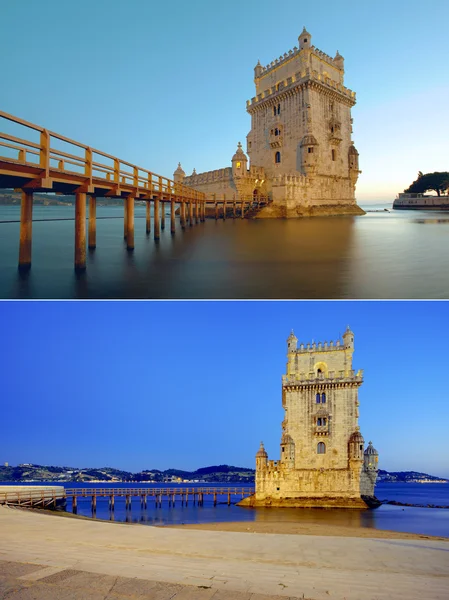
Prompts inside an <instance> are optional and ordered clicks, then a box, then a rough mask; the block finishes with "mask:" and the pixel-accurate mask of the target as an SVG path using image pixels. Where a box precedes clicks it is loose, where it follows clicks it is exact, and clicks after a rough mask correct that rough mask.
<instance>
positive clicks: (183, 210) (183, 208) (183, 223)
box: [179, 200, 186, 229]
mask: <svg viewBox="0 0 449 600" xmlns="http://www.w3.org/2000/svg"><path fill="white" fill-rule="evenodd" d="M179 210H180V212H181V229H185V228H186V203H185V202H184V200H182V202H181V204H180V209H179Z"/></svg>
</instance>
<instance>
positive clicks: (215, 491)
mask: <svg viewBox="0 0 449 600" xmlns="http://www.w3.org/2000/svg"><path fill="white" fill-rule="evenodd" d="M251 494H254V488H243V487H228V488H225V487H201V488H189V487H184V488H183V487H176V488H152V487H145V488H71V489H67V490H66V498H67V499H68V500H71V503H72V511H73V512H76V511H77V506H78V499H79V498H90V501H91V508H92V511H94V512H95V510H96V508H97V500H98V498H106V499H107V501H108V504H109V509H110V510H114V507H115V500H116V499H117V498H124V499H125V507H126V509H127V510H128V509H129V510H130V509H131V505H132V498H139V499H140V506H141V508H144V509H146V508H147V506H148V501H149V500H150V499H153V500H154V503H155V507H156V508H158V507H159V508H162V503H163V500H164V498H165V499H166V501H167V502H168V505H169V506H175V503H176V501H178V502H180V503H181V506H184V504H185V506H188V502H189V499H190V500H191V502H192V503H193V505H195V504H196V505H197V506H203V504H204V498H205V497H206V498H207V497H209V499H210V500H211V501H213V505H214V506H216V505H217V502H218V501H219V498H220V497H221V498H222V502H223V501H224V502H226V503H227V504H228V506H229V505H231V503H232V498H234V499H235V497H238V498H239V500H241V499H242V498H245V497H246V496H250V495H251Z"/></svg>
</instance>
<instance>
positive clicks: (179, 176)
mask: <svg viewBox="0 0 449 600" xmlns="http://www.w3.org/2000/svg"><path fill="white" fill-rule="evenodd" d="M185 176H186V174H185V172H184V171H183V169H182V167H181V163H178V168H177V169H176V171H175V172H174V173H173V179H174V180H175V183H182V182H183V181H184V177H185Z"/></svg>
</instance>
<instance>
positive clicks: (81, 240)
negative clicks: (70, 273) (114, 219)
mask: <svg viewBox="0 0 449 600" xmlns="http://www.w3.org/2000/svg"><path fill="white" fill-rule="evenodd" d="M85 269H86V194H84V193H82V192H77V193H76V196H75V271H84V270H85Z"/></svg>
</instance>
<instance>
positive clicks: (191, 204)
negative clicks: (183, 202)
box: [189, 200, 193, 227]
mask: <svg viewBox="0 0 449 600" xmlns="http://www.w3.org/2000/svg"><path fill="white" fill-rule="evenodd" d="M189 225H190V227H193V202H192V200H190V201H189Z"/></svg>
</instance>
